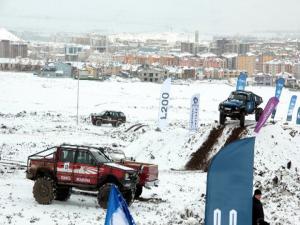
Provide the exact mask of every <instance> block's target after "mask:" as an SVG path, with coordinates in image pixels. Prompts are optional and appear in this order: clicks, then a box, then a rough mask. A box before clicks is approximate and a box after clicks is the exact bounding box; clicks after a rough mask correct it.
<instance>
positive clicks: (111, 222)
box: [104, 185, 136, 225]
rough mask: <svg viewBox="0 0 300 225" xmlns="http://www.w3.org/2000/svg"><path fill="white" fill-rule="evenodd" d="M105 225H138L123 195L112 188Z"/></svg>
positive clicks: (114, 187) (115, 188)
mask: <svg viewBox="0 0 300 225" xmlns="http://www.w3.org/2000/svg"><path fill="white" fill-rule="evenodd" d="M104 225H136V224H135V222H134V220H133V218H132V216H131V214H130V212H129V210H128V206H127V203H126V202H125V200H124V198H123V196H122V194H121V193H120V191H119V190H118V188H117V187H116V186H115V185H112V186H111V190H110V194H109V199H108V208H107V211H106V217H105V223H104Z"/></svg>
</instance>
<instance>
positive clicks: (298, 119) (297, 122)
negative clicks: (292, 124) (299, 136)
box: [296, 107, 300, 125]
mask: <svg viewBox="0 0 300 225" xmlns="http://www.w3.org/2000/svg"><path fill="white" fill-rule="evenodd" d="M296 124H298V125H300V107H299V108H298V112H297V120H296Z"/></svg>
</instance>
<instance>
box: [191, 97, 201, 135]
mask: <svg viewBox="0 0 300 225" xmlns="http://www.w3.org/2000/svg"><path fill="white" fill-rule="evenodd" d="M199 101H200V94H195V95H193V96H192V98H191V112H190V130H191V131H196V130H197V128H198V121H199Z"/></svg>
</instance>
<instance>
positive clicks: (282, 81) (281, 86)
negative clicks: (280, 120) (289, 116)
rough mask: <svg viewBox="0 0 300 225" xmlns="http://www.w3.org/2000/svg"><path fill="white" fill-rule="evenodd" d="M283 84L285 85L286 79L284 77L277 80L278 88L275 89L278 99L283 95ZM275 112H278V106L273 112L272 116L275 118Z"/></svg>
mask: <svg viewBox="0 0 300 225" xmlns="http://www.w3.org/2000/svg"><path fill="white" fill-rule="evenodd" d="M283 86H284V79H283V78H282V77H280V78H279V79H278V80H277V81H276V89H275V97H276V98H278V100H279V99H280V95H281V92H282V88H283ZM275 114H276V108H275V109H274V110H273V112H272V116H271V118H272V119H274V118H275Z"/></svg>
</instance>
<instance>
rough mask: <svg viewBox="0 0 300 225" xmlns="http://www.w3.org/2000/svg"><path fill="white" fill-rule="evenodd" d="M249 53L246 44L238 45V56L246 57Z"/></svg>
mask: <svg viewBox="0 0 300 225" xmlns="http://www.w3.org/2000/svg"><path fill="white" fill-rule="evenodd" d="M249 51H250V45H249V44H246V43H240V44H239V52H238V53H239V55H246V54H247V52H249Z"/></svg>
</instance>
